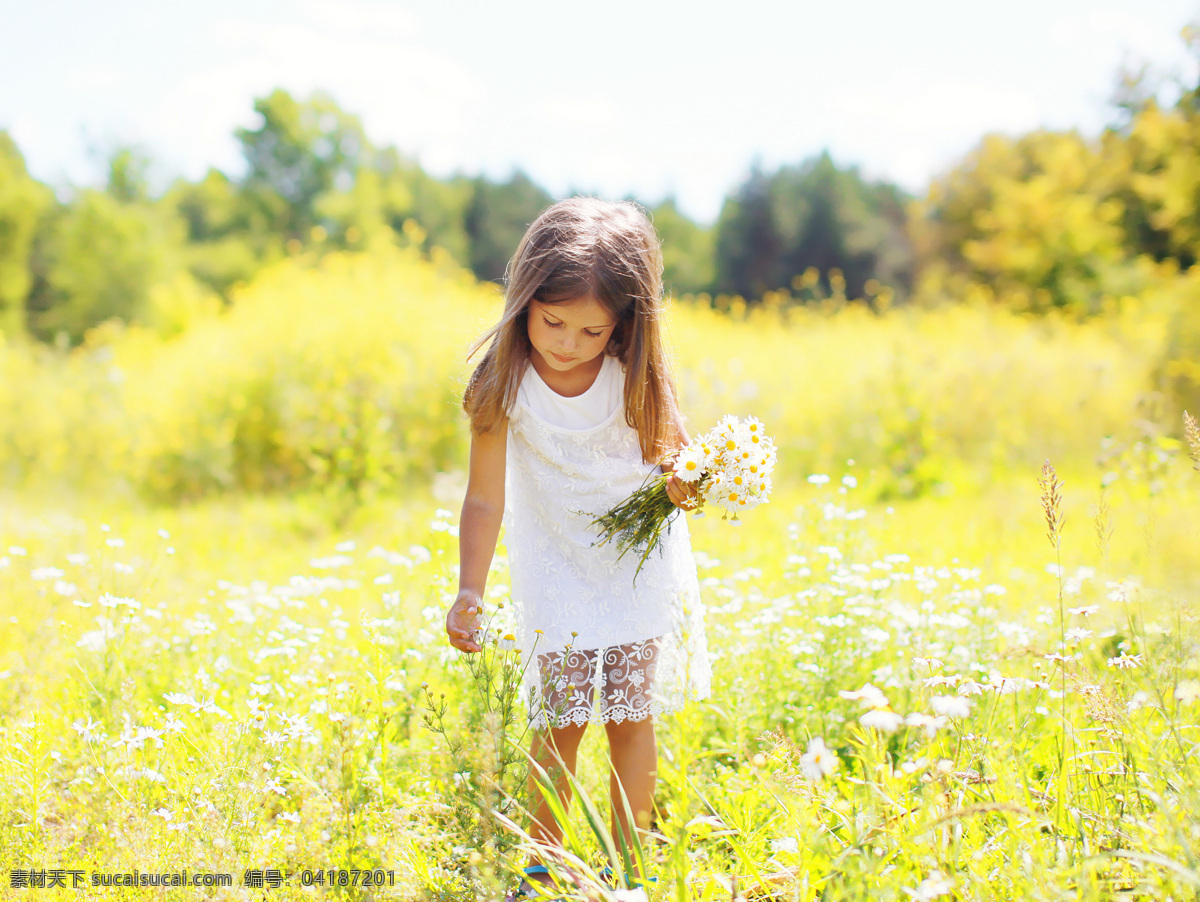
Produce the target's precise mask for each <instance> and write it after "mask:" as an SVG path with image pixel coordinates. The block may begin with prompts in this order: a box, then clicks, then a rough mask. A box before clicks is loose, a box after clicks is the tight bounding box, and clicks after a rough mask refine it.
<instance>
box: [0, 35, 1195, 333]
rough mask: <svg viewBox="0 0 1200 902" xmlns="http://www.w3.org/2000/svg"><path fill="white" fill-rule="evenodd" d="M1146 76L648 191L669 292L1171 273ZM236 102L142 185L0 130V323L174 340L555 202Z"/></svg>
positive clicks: (490, 247) (1060, 304) (480, 237)
mask: <svg viewBox="0 0 1200 902" xmlns="http://www.w3.org/2000/svg"><path fill="white" fill-rule="evenodd" d="M1185 37H1186V40H1187V41H1188V42H1189V46H1191V47H1192V49H1193V50H1197V48H1198V47H1200V44H1198V43H1197V41H1196V37H1195V34H1194V33H1192V32H1187V33H1186V34H1185ZM1198 55H1200V53H1198ZM1159 80H1160V81H1161V79H1159ZM1154 81H1155V76H1154V73H1152V72H1149V71H1148V70H1147V69H1143V70H1141V71H1140V72H1138V73H1134V74H1132V75H1130V74H1128V73H1126V74H1124V75H1123V76H1122V77H1121V80H1120V83H1119V89H1118V92H1117V95H1116V97H1115V98H1114V122H1113V124H1112V125H1111V126H1110V127H1109V128H1107V129H1106V130H1105V131H1104V132H1103V133H1102V134H1100V135H1098V136H1094V137H1089V136H1085V135H1082V134H1080V133H1078V132H1075V131H1035V132H1031V133H1029V134H1025V135H1019V136H1015V137H1012V136H1002V135H988V136H985V137H984V138H983V139H982V140H981V141H980V142H979V144H978V145H977V146H976V147H975V148H974V149H973V150H972V151H971V152H970V153H969V154H968V155H967V156H966V157H965V158H964V159H962V160H961V161H960V162H959V163H958V164H957V165H956V166H954V167H953V168H951V169H950V170H949V171H947V172H945V173H944V174H942V175H940V176H938V177H936V178H934V179H933V180H932V181H931V183H930V185H929V187H928V189H927V191H926V192H925V193H924V194H923V196H920V197H915V198H914V197H911V196H909V195H908V194H906V193H905V192H904V191H903V190H901V189H900V188H899V187H897V186H896V185H893V184H890V183H888V182H886V181H873V180H870V179H868V178H866V177H865V176H864V175H863V174H862V173H861V172H860V171H859V169H858V168H857V167H854V166H839V165H838V164H837V163H835V161H834V160H833V159H832V158H831V157H830V156H829V154H828V153H821V154H818V155H816V156H814V157H811V158H809V159H806V160H803V161H800V162H799V163H797V164H794V165H783V166H780V167H778V168H777V169H775V170H773V171H767V170H764V169H763V168H762V167H761V166H759V165H755V166H753V167H752V168H751V170H750V171H749V173H748V174H747V176H746V177H745V179H744V180H743V181H742V183H741V184H740V185H738V186H736V187H735V188H734V189H733V190H732V191H731V192H730V193H729V194H728V195H727V197H726V198H725V201H724V203H723V206H722V209H721V211H720V215H719V216H718V218H717V221H716V222H715V223H714V224H712V225H705V224H701V223H697V222H695V221H693V220H691V219H690V218H689V217H687V216H686V215H685V214H683V213H682V212H681V211H680V210H679V209H678V207H677V205H676V203H675V201H674V199H673V198H667V199H666V200H663V201H662V202H660V203H657V204H654V205H647V207H648V210H649V212H650V214H651V216H652V218H653V221H654V223H655V226H656V228H657V229H658V231H659V233H660V235H661V236H662V238H663V243H664V257H665V260H664V263H665V281H666V283H667V287H668V289H669V290H671V291H672V292H673V293H674V294H676V295H683V294H694V295H698V296H699V297H700V299H701V302H704V301H707V302H709V303H713V304H715V305H717V306H722V305H723V304H726V303H728V302H729V299H730V298H733V297H741V298H743V299H744V300H745V302H746V303H747V304H754V303H758V302H760V301H761V300H763V299H768V300H773V301H782V302H784V303H806V302H812V301H817V300H822V299H825V298H829V297H830V296H833V297H838V298H851V299H863V300H864V301H865V302H866V303H870V304H873V305H875V306H877V307H884V306H887V305H889V304H893V303H903V302H906V301H910V300H915V301H917V302H923V303H927V302H938V301H957V300H961V299H963V298H966V297H980V296H982V297H987V298H991V299H993V300H995V301H997V302H1000V303H1004V304H1008V305H1012V306H1014V307H1018V308H1020V309H1026V310H1029V311H1031V312H1034V313H1037V312H1044V311H1048V310H1052V309H1064V310H1069V311H1072V312H1075V313H1081V314H1088V313H1092V312H1095V311H1097V310H1100V309H1102V308H1103V307H1104V305H1105V304H1106V303H1108V302H1110V301H1111V300H1112V299H1113V298H1114V297H1120V296H1122V295H1126V294H1130V293H1135V292H1136V291H1138V290H1139V286H1142V285H1143V284H1144V275H1145V273H1146V271H1147V265H1150V266H1153V267H1159V268H1160V269H1161V267H1162V266H1164V265H1170V266H1174V267H1176V268H1177V269H1179V270H1180V271H1184V270H1187V269H1188V268H1189V267H1191V266H1192V265H1193V264H1194V263H1195V262H1196V260H1197V248H1198V247H1200V88H1198V87H1197V86H1195V85H1191V86H1187V85H1178V86H1177V87H1178V91H1177V97H1176V99H1175V100H1174V101H1173V102H1170V103H1164V102H1162V101H1161V100H1160V99H1159V97H1158V96H1157V92H1156V91H1154V90H1152V88H1151V87H1150V86H1151V85H1152V84H1153V83H1154ZM254 109H255V111H256V113H257V114H258V118H259V121H258V122H257V124H256V125H255V126H254V127H251V128H243V129H239V130H238V131H237V132H236V138H237V140H238V142H239V144H240V146H241V150H242V155H243V157H244V160H245V167H244V171H243V172H242V173H241V174H238V175H230V174H227V173H225V172H222V171H220V170H219V169H215V168H213V169H210V170H209V171H208V172H207V173H206V174H205V175H204V177H202V178H200V179H198V180H195V181H189V180H187V179H184V178H179V179H176V180H175V181H174V182H172V183H171V184H170V185H169V186H168V187H166V188H165V189H164V190H161V191H158V192H154V191H152V190H151V188H150V179H149V172H150V167H151V166H152V162H153V161H152V160H150V159H149V158H148V157H147V156H146V155H145V154H144V153H143V152H142V151H141V150H139V149H138V148H136V147H121V148H118V149H117V150H115V151H114V152H112V153H111V154H110V155H109V158H108V159H107V161H106V169H107V173H106V178H105V183H104V184H102V185H98V186H92V187H78V188H70V189H68V190H66V191H63V192H62V196H61V197H60V196H59V195H57V194H56V193H55V191H54V190H52V189H51V188H50V187H49V186H47V185H45V184H42V183H41V182H39V181H37V180H36V179H34V178H32V177H31V176H30V174H29V172H28V170H27V168H26V166H25V161H24V159H23V157H22V155H21V153H20V150H19V148H18V147H17V146H16V144H15V143H14V141H13V140H12V138H11V137H10V136H9V135H8V134H7V133H5V132H3V131H0V330H2V331H3V332H5V333H7V334H9V335H17V334H28V335H31V336H33V337H35V338H37V339H41V340H44V341H58V342H63V343H66V344H68V345H71V344H76V343H78V342H80V341H81V340H82V339H83V337H84V336H85V334H86V333H87V331H88V330H89V329H91V328H93V327H95V326H97V325H98V324H100V323H103V322H105V321H107V320H113V319H115V320H119V321H124V322H140V323H145V324H149V325H152V326H156V327H158V328H159V329H161V330H162V331H165V332H170V331H172V330H177V329H179V328H182V321H183V320H185V319H186V315H185V312H184V313H181V312H180V310H179V298H180V297H192V298H195V299H196V303H201V302H202V299H204V298H213V297H216V298H220V299H222V300H223V301H225V302H229V300H230V298H231V296H232V292H233V289H234V287H235V286H236V285H237V284H238V283H240V282H246V281H248V280H249V279H251V278H252V277H253V276H254V274H255V272H257V271H258V270H259V269H260V268H262V267H264V266H267V265H270V264H271V263H272V262H274V261H276V260H279V259H281V258H283V257H285V256H287V255H290V254H295V253H299V252H301V251H307V252H315V253H318V254H319V253H322V252H325V251H331V250H344V249H349V250H356V249H365V248H369V247H370V246H371V245H372V244H373V243H375V242H378V241H397V240H399V241H403V242H407V243H410V244H417V245H419V246H420V247H421V248H423V249H424V250H426V251H432V249H433V248H435V247H437V248H442V249H443V252H444V253H446V254H448V255H449V256H450V257H452V258H453V259H454V260H456V261H458V262H459V263H460V264H461V265H463V266H465V267H468V268H469V269H470V270H471V271H473V272H474V273H475V274H476V276H478V277H479V278H480V279H484V280H499V279H502V278H503V275H504V267H505V264H506V262H507V260H508V258H509V256H510V255H511V253H512V251H513V249H514V248H515V247H516V244H517V242H518V240H519V238H520V236H521V234H522V233H523V232H524V230H525V228H526V226H527V225H528V224H529V222H531V221H532V219H533V218H534V217H535V216H536V215H537V213H538V212H539V211H540V210H541V209H543V208H544V207H545V206H546V205H548V204H550V203H551V202H553V200H554V199H555V198H554V197H552V196H551V195H550V193H549V192H547V191H546V190H545V189H544V188H542V187H541V186H539V185H537V184H536V183H535V182H533V181H532V180H531V179H530V178H528V177H527V176H526V175H525V174H523V173H521V172H519V171H518V172H515V173H514V174H513V175H512V176H511V177H509V178H508V179H507V180H493V179H490V178H488V177H486V176H475V177H471V176H466V175H456V176H453V177H450V178H447V179H438V178H435V177H433V176H431V175H430V174H428V173H426V172H425V171H424V170H423V169H422V168H421V166H420V165H419V164H418V163H417V162H416V161H414V160H413V159H410V158H408V157H406V156H405V155H404V154H402V153H401V152H400V151H399V150H397V149H396V148H394V147H380V146H377V145H376V144H374V143H373V142H372V141H371V140H370V138H369V137H368V135H367V134H366V131H365V129H364V127H363V124H362V122H361V121H360V120H359V118H358V117H357V116H355V115H353V114H351V113H349V112H347V111H345V110H343V109H341V108H340V107H339V106H338V105H337V104H336V103H335V102H334V101H333V100H332V99H331V98H330V97H328V96H326V95H324V94H320V93H317V94H314V95H312V96H310V97H308V98H295V97H293V96H292V95H290V94H289V93H288V92H286V91H283V90H276V91H274V92H272V93H271V94H270V95H268V96H265V97H261V98H258V99H257V100H256V101H255V102H254ZM164 286H168V287H169V288H168V289H164ZM164 292H166V293H169V294H170V296H171V298H172V301H171V303H170V304H167V303H165V302H163V301H162V297H163V295H164Z"/></svg>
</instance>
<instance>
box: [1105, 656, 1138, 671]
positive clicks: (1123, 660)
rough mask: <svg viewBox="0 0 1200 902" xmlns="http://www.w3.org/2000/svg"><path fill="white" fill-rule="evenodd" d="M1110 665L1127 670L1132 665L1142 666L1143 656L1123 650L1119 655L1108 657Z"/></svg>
mask: <svg viewBox="0 0 1200 902" xmlns="http://www.w3.org/2000/svg"><path fill="white" fill-rule="evenodd" d="M1108 666H1109V667H1115V668H1117V669H1118V670H1126V669H1128V668H1131V667H1141V666H1142V656H1141V655H1131V654H1129V653H1127V652H1121V654H1119V655H1118V656H1117V657H1115V658H1109V659H1108Z"/></svg>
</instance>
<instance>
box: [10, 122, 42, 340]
mask: <svg viewBox="0 0 1200 902" xmlns="http://www.w3.org/2000/svg"><path fill="white" fill-rule="evenodd" d="M53 203H54V195H53V193H52V192H51V191H50V189H49V188H47V187H46V186H45V185H42V184H41V183H40V182H38V181H36V180H35V179H33V178H32V177H31V176H30V175H29V171H28V170H27V169H26V168H25V158H24V157H23V156H22V155H21V152H20V151H19V150H18V149H17V145H16V143H15V142H14V141H13V140H12V138H11V137H10V136H9V135H8V133H7V132H4V131H0V333H6V334H9V335H18V334H21V333H23V332H24V331H25V300H26V297H27V296H28V294H29V292H30V289H31V288H32V285H33V271H32V269H31V265H30V258H31V254H32V253H33V243H34V237H35V235H36V233H37V229H38V224H39V222H40V221H41V219H42V217H43V215H44V214H45V213H46V211H47V210H49V209H51V207H52V206H53Z"/></svg>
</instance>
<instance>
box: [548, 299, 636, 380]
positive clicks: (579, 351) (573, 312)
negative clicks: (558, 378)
mask: <svg viewBox="0 0 1200 902" xmlns="http://www.w3.org/2000/svg"><path fill="white" fill-rule="evenodd" d="M615 328H616V323H615V322H614V321H613V318H612V317H611V316H610V315H609V313H608V311H607V310H605V309H604V307H603V306H602V305H601V304H600V302H599V301H597V300H596V298H595V297H593V296H592V295H591V294H585V295H582V296H580V297H577V298H572V299H571V300H569V301H562V302H560V303H557V304H543V303H542V302H541V301H539V300H536V299H534V300H531V301H530V302H529V343H530V344H531V345H533V351H534V354H536V355H538V356H539V357H540V358H541V359H542V361H544V362H545V364H546V366H548V367H549V368H550V369H552V370H556V371H557V372H560V373H568V372H571V371H573V370H576V369H577V368H578V367H584V368H585V370H586V369H587V368H588V367H587V365H588V364H593V363H595V361H597V359H600V358H601V355H602V354H603V353H604V349H605V348H606V347H607V346H608V340H609V338H611V337H612V333H613V329H615ZM539 369H540V367H539Z"/></svg>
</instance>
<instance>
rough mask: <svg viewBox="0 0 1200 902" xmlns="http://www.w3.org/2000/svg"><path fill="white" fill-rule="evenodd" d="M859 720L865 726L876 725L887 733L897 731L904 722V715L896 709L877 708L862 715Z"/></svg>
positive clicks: (875, 726) (876, 727)
mask: <svg viewBox="0 0 1200 902" xmlns="http://www.w3.org/2000/svg"><path fill="white" fill-rule="evenodd" d="M858 722H859V723H860V724H862V725H863V726H864V727H874V728H875V729H877V730H883V731H884V732H885V733H895V732H896V730H897V729H899V728H900V726H901V725H902V724H903V723H904V716H903V715H901V714H897V713H896V712H895V711H888V710H886V709H884V708H875V709H873V710H871V711H868V712H867V713H866V714H864V715H863V716H862V717H860V718H859V719H858Z"/></svg>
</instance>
